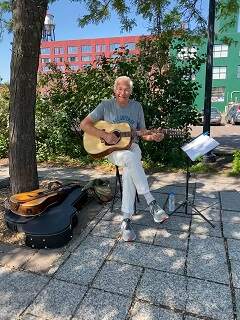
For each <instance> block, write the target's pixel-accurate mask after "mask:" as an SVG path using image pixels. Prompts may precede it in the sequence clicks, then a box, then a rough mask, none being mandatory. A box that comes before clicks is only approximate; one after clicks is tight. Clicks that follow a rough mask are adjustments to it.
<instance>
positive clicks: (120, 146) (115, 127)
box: [83, 120, 186, 158]
mask: <svg viewBox="0 0 240 320" xmlns="http://www.w3.org/2000/svg"><path fill="white" fill-rule="evenodd" d="M94 126H95V128H97V129H100V130H105V131H106V132H108V133H110V132H112V133H114V134H115V135H116V136H117V137H118V142H117V143H116V144H111V145H110V144H108V143H107V142H106V141H105V140H104V139H102V138H98V137H95V136H92V135H90V134H88V133H86V132H85V133H84V135H83V146H84V148H85V150H86V151H87V153H89V154H90V155H91V156H93V157H94V158H101V157H105V156H107V155H109V154H110V153H112V152H113V151H117V150H126V149H129V148H130V146H131V144H132V141H133V138H134V137H135V136H139V137H141V136H144V135H148V134H153V133H160V132H162V133H164V134H165V135H167V136H169V137H181V138H183V137H185V136H186V132H185V131H183V130H180V129H151V130H139V131H137V130H134V129H132V128H131V127H130V125H129V124H128V123H125V122H122V123H110V122H107V121H104V120H100V121H97V122H96V123H95V124H94Z"/></svg>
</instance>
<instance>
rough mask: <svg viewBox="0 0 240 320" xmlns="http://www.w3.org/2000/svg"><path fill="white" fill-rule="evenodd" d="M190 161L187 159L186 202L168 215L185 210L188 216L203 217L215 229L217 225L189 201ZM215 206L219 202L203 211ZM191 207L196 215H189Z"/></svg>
mask: <svg viewBox="0 0 240 320" xmlns="http://www.w3.org/2000/svg"><path fill="white" fill-rule="evenodd" d="M189 161H190V160H189V159H188V158H187V172H186V192H185V200H184V201H183V202H182V203H180V204H179V205H178V206H177V207H176V208H175V209H174V210H173V211H172V212H170V213H168V215H169V216H172V215H173V214H174V213H175V212H177V211H178V210H179V209H180V208H184V213H185V214H186V215H191V216H197V215H198V216H200V217H202V218H203V219H204V220H205V221H206V222H208V223H209V224H210V225H211V227H213V228H215V225H214V224H213V223H212V222H211V221H209V220H208V219H207V218H206V217H205V216H204V215H203V214H202V213H201V211H199V210H198V209H197V208H196V206H195V205H194V204H193V201H191V200H189V179H190V176H191V174H190V171H189ZM167 201H168V198H167V200H166V202H165V204H166V203H167ZM215 204H217V202H216V203H214V204H212V205H210V206H208V207H207V208H204V209H203V210H202V211H204V210H206V209H208V208H210V207H212V206H214V205H215ZM189 207H190V208H192V210H194V211H195V213H188V208H189Z"/></svg>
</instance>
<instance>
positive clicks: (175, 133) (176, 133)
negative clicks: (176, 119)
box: [120, 128, 186, 137]
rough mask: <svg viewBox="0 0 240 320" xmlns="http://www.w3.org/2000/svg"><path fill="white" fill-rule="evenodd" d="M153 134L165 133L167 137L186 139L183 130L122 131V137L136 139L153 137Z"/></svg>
mask: <svg viewBox="0 0 240 320" xmlns="http://www.w3.org/2000/svg"><path fill="white" fill-rule="evenodd" d="M153 133H163V134H165V135H166V136H171V137H173V136H175V137H184V136H185V135H186V133H184V132H183V130H180V129H167V128H164V129H152V130H145V129H144V130H132V131H126V132H124V131H122V132H121V133H120V136H121V137H134V136H138V137H141V136H145V135H151V134H153Z"/></svg>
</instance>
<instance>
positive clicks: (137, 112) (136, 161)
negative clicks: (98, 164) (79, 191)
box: [80, 76, 168, 241]
mask: <svg viewBox="0 0 240 320" xmlns="http://www.w3.org/2000/svg"><path fill="white" fill-rule="evenodd" d="M132 88H133V82H132V80H131V79H130V78H129V77H126V76H121V77H118V78H117V79H116V80H115V83H114V94H115V98H112V99H109V100H104V101H102V102H101V103H100V104H99V105H98V106H97V107H96V108H95V109H94V110H93V111H92V112H91V113H90V114H89V115H88V116H87V117H86V118H85V119H84V120H83V121H82V122H81V124H80V127H81V129H82V130H83V131H84V132H86V133H88V134H90V135H93V136H96V137H98V138H101V139H104V140H105V141H106V142H107V143H108V144H115V143H117V142H118V138H117V137H116V135H115V134H114V133H108V132H105V131H103V130H99V129H97V128H95V127H94V123H95V122H96V121H99V120H105V121H109V122H112V123H120V122H127V123H129V125H130V126H131V127H132V128H134V129H136V130H141V129H145V120H144V113H143V108H142V106H141V104H140V103H139V102H137V101H134V100H131V99H129V98H130V95H131V93H132ZM142 138H143V139H144V140H147V141H157V142H159V141H161V140H162V139H163V138H164V135H163V134H162V133H153V134H150V135H144V136H142ZM107 158H108V159H109V161H111V162H112V163H113V164H115V165H118V166H121V167H123V175H122V178H123V197H122V208H121V210H122V214H123V222H122V225H121V230H122V238H123V240H124V241H134V240H135V239H136V234H135V232H134V230H133V227H132V225H131V218H132V214H133V212H134V201H135V194H136V190H137V192H138V194H139V195H140V194H142V195H144V197H145V199H146V201H147V204H148V205H149V209H150V213H151V214H152V216H153V219H154V221H155V222H157V223H160V222H163V221H164V220H166V219H167V218H168V215H167V214H166V213H165V211H164V210H163V209H162V208H161V207H160V205H159V204H158V203H157V202H156V200H155V199H154V197H153V196H152V194H151V192H150V190H149V185H148V181H147V177H146V175H145V172H144V169H143V167H142V163H141V150H140V148H139V145H138V138H137V137H136V138H134V141H133V143H132V145H131V147H130V149H128V150H119V151H114V152H112V153H111V154H110V155H108V156H107Z"/></svg>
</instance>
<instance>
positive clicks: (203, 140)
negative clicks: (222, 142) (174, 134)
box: [181, 134, 219, 161]
mask: <svg viewBox="0 0 240 320" xmlns="http://www.w3.org/2000/svg"><path fill="white" fill-rule="evenodd" d="M218 145H219V143H218V142H217V141H216V140H214V139H213V138H211V137H209V136H208V135H206V134H201V135H200V136H198V137H197V138H196V139H194V140H192V141H191V142H189V143H187V144H185V145H184V146H182V147H181V149H182V150H183V151H184V152H186V154H187V155H188V156H189V158H190V159H191V160H192V161H195V160H196V159H197V158H198V157H201V156H203V155H204V154H206V153H208V152H209V151H211V150H213V149H214V148H216V147H217V146H218Z"/></svg>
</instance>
